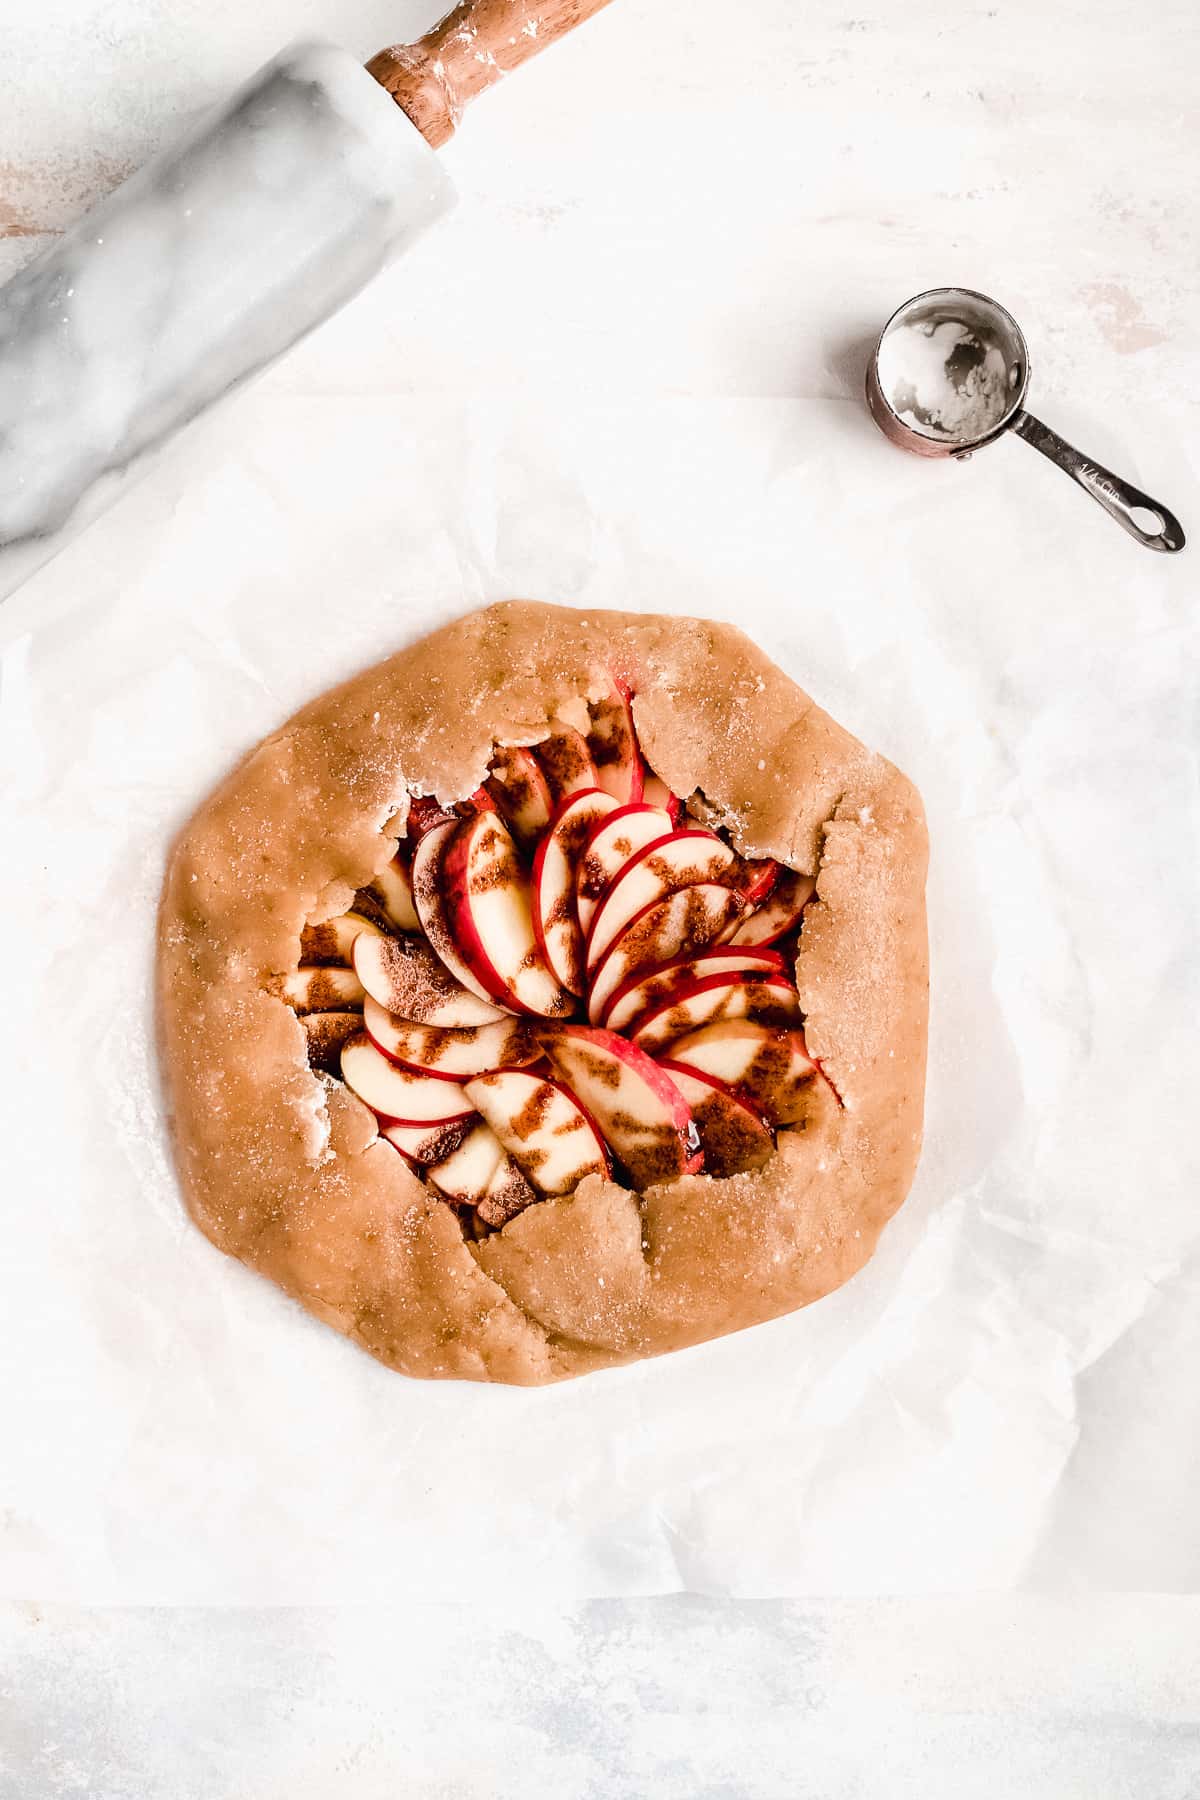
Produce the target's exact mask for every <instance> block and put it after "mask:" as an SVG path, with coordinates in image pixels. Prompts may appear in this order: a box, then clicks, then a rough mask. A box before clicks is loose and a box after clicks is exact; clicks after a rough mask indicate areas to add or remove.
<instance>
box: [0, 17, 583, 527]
mask: <svg viewBox="0 0 1200 1800" xmlns="http://www.w3.org/2000/svg"><path fill="white" fill-rule="evenodd" d="M607 3H608V0H462V3H461V4H460V5H459V6H457V7H455V9H454V11H453V12H452V13H450V15H449V16H448V17H447V18H446V19H444V20H443V21H442V23H441V24H440V25H439V26H437V27H436V28H435V29H434V30H433V31H431V32H429V33H428V34H427V35H426V36H425V37H423V38H422V39H421V40H420V42H419V43H416V44H412V45H406V46H401V47H398V48H396V49H393V50H385V51H382V52H381V53H380V55H378V56H376V57H375V58H373V60H372V61H371V62H370V63H369V64H368V65H367V68H366V69H364V68H362V67H361V65H360V64H358V63H357V62H355V60H354V59H353V57H351V56H349V55H347V54H346V52H344V51H342V50H337V49H334V48H333V47H331V46H329V45H323V44H300V45H297V46H295V47H294V48H293V49H290V50H286V51H284V53H283V54H282V55H281V56H279V57H277V58H276V60H275V61H274V62H272V63H269V64H268V65H267V67H266V68H265V69H263V70H261V71H260V73H259V74H257V75H256V76H255V77H254V78H253V80H252V81H250V82H249V83H248V84H247V86H246V87H244V88H243V89H242V90H241V92H240V93H238V94H236V95H235V96H234V98H233V99H232V100H231V101H229V103H228V104H227V105H225V106H223V107H221V108H220V109H219V110H218V111H217V112H216V113H215V114H213V115H211V116H209V117H208V118H206V119H205V120H204V121H203V122H202V123H201V125H200V126H199V127H198V129H196V130H195V131H194V132H193V133H192V134H191V135H190V136H189V137H187V138H186V139H184V140H183V142H181V143H177V144H174V145H172V146H171V147H170V148H168V149H167V150H165V151H164V152H162V153H161V154H160V155H159V156H158V157H156V158H155V160H154V161H153V162H151V163H149V164H148V165H147V166H146V167H145V168H144V169H142V170H140V171H139V172H138V173H137V174H136V175H134V176H132V177H131V178H130V179H129V180H128V181H126V182H125V183H124V185H123V186H122V187H120V188H118V189H117V190H116V192H115V193H113V194H112V195H110V196H109V198H108V199H107V200H105V201H103V202H102V203H101V204H100V205H99V206H97V207H95V208H94V210H93V211H92V212H90V213H88V214H87V216H86V217H85V218H84V219H82V220H81V221H80V222H79V224H78V225H76V226H75V227H74V228H73V229H72V230H71V231H70V232H68V233H67V235H66V236H65V237H63V238H62V239H61V240H60V241H59V242H58V243H57V244H56V245H55V246H54V247H53V248H52V249H50V250H48V251H47V252H46V253H45V254H44V255H43V256H40V257H38V258H37V259H36V260H35V261H34V262H33V263H31V264H30V265H29V267H28V268H27V269H25V270H23V271H22V272H21V274H19V275H18V276H16V277H15V278H14V279H13V280H12V281H10V282H9V283H8V285H7V286H6V287H4V288H0V545H4V544H9V543H14V542H15V541H17V540H18V539H21V538H25V537H31V536H35V535H39V534H43V533H46V532H50V531H53V530H55V529H57V527H58V526H60V525H61V524H62V523H63V521H64V520H65V519H66V517H67V515H68V514H69V513H70V511H71V509H72V508H73V507H74V506H75V504H76V503H77V501H79V500H80V499H81V498H82V496H83V495H84V494H85V493H86V492H87V490H88V488H89V487H91V485H92V484H93V483H94V482H95V481H97V480H98V479H99V478H100V477H101V476H102V475H104V474H106V473H107V472H108V471H110V470H114V469H119V468H122V467H123V466H124V465H125V464H126V463H127V462H129V461H130V460H131V458H133V457H135V456H137V455H138V454H139V452H141V451H143V450H145V449H147V448H148V447H149V446H150V445H152V444H154V443H157V442H158V441H159V440H160V439H162V438H164V437H166V436H167V435H168V434H169V433H170V432H172V431H174V430H176V429H177V428H178V427H179V426H180V425H183V424H184V423H186V421H187V420H188V419H190V418H192V417H194V416H195V414H196V413H198V412H200V411H201V410H202V409H203V408H204V407H206V406H208V405H210V404H211V403H212V402H213V401H214V400H216V399H217V398H218V397H219V396H220V395H221V394H223V393H224V392H225V391H226V390H227V389H228V388H230V387H232V386H233V385H234V384H235V383H237V382H241V381H245V380H246V379H247V378H248V377H249V376H251V375H253V374H254V373H255V372H256V371H257V370H259V369H261V368H262V367H263V366H264V365H265V364H267V363H269V362H271V361H272V360H273V359H274V358H275V357H277V356H279V355H280V354H281V353H282V352H283V351H284V350H286V349H288V348H289V347H290V346H291V345H292V344H294V343H295V342H296V341H297V339H298V338H300V337H302V336H303V335H304V334H305V333H306V332H308V331H311V330H312V328H313V326H315V325H317V324H319V323H320V322H321V320H322V319H325V318H327V317H328V316H329V315H330V313H332V312H335V311H336V310H337V308H338V307H339V306H341V305H343V304H344V302H345V301H347V300H349V299H350V298H351V297H352V296H353V295H354V294H355V293H357V292H358V290H359V289H360V288H361V287H362V286H363V285H364V284H365V283H366V282H367V281H368V280H369V279H370V278H371V276H372V275H374V274H375V273H376V272H377V271H378V270H379V269H380V268H381V267H382V266H383V265H384V264H385V263H386V262H387V261H388V260H389V259H390V258H391V257H392V256H394V255H395V254H396V253H397V252H398V251H400V250H403V249H404V248H405V247H406V246H407V245H408V244H410V243H411V242H412V241H413V239H414V238H415V237H416V236H417V235H418V234H419V233H420V232H421V231H423V230H424V229H425V227H426V226H427V225H429V224H430V223H432V221H433V220H435V219H437V218H439V217H440V216H441V214H442V213H444V212H446V211H447V210H448V209H449V208H450V207H451V206H452V205H453V202H454V192H453V189H452V187H451V185H450V182H449V179H448V177H447V176H446V174H445V173H444V171H443V170H442V168H441V165H440V164H439V162H438V159H437V157H436V156H435V155H434V154H433V151H434V149H436V148H437V146H438V145H440V144H444V143H445V142H446V140H447V139H448V138H449V137H451V136H452V134H453V132H454V129H455V127H456V125H457V124H458V121H459V118H460V116H461V113H462V109H463V107H464V106H466V105H467V103H468V102H469V101H471V100H473V99H474V98H475V96H476V95H477V94H480V93H482V92H483V91H484V89H486V88H488V87H490V86H491V85H492V83H493V82H495V81H497V80H499V79H500V77H501V76H502V75H505V74H507V73H508V72H509V71H510V70H511V69H514V68H516V67H517V66H518V64H520V63H522V62H524V61H525V60H526V59H527V58H528V57H530V56H533V55H534V54H535V53H536V52H537V51H538V50H541V49H543V48H544V47H545V46H546V45H547V44H551V43H553V42H554V40H555V39H556V38H559V37H561V36H563V34H564V33H565V32H567V31H570V30H572V29H573V27H574V26H576V25H578V24H580V23H581V22H582V21H583V20H584V19H587V18H590V17H591V15H592V14H593V13H595V12H599V10H600V8H601V7H602V6H605V5H607Z"/></svg>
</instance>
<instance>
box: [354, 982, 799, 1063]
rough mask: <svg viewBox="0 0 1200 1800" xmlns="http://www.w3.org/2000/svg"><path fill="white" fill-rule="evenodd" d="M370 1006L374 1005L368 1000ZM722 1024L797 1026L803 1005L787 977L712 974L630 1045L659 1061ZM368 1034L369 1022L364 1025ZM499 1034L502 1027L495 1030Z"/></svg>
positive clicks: (679, 994) (661, 1009)
mask: <svg viewBox="0 0 1200 1800" xmlns="http://www.w3.org/2000/svg"><path fill="white" fill-rule="evenodd" d="M367 1004H368V1007H370V1005H371V1004H372V1003H371V1002H370V1001H368V1003H367ZM720 1019H754V1020H756V1021H757V1022H758V1023H759V1024H763V1025H793V1024H795V1025H798V1024H799V1023H800V1001H799V998H798V996H797V994H796V990H795V988H794V987H793V986H792V983H791V982H790V981H789V980H788V978H787V976H786V975H774V976H769V977H768V978H767V979H766V980H756V979H755V978H754V977H753V976H750V975H709V976H707V977H706V978H705V979H704V980H703V981H694V982H692V983H691V984H690V985H689V986H686V987H681V988H678V989H677V990H676V991H675V993H674V994H668V995H667V996H666V998H665V999H662V1000H660V1001H659V1002H658V1004H657V1005H656V1006H653V1007H651V1009H650V1011H649V1012H646V1013H643V1014H642V1016H641V1018H640V1019H639V1020H638V1023H637V1026H636V1028H635V1030H634V1031H633V1032H632V1033H631V1042H633V1043H635V1044H636V1045H637V1046H638V1048H639V1049H641V1050H644V1051H645V1052H646V1054H647V1055H648V1056H658V1055H660V1054H661V1053H662V1052H663V1051H665V1050H666V1048H667V1046H668V1045H669V1044H673V1043H675V1041H676V1040H677V1039H678V1038H682V1037H687V1036H688V1035H689V1034H690V1033H691V1032H693V1031H699V1030H700V1029H701V1028H702V1027H703V1026H705V1025H715V1024H716V1023H717V1021H718V1020H720ZM366 1025H367V1030H368V1031H370V1029H371V1021H370V1019H369V1018H368V1019H367V1021H366ZM496 1029H500V1028H498V1027H497V1028H496Z"/></svg>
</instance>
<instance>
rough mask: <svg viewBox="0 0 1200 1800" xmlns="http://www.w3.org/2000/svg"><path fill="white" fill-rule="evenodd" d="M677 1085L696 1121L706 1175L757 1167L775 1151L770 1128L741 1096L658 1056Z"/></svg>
mask: <svg viewBox="0 0 1200 1800" xmlns="http://www.w3.org/2000/svg"><path fill="white" fill-rule="evenodd" d="M658 1066H659V1068H660V1069H665V1070H666V1072H667V1074H668V1075H669V1076H670V1077H671V1080H672V1081H673V1082H674V1083H675V1086H676V1087H677V1088H678V1089H679V1091H680V1093H681V1094H682V1095H683V1097H684V1099H685V1100H686V1101H687V1103H688V1106H689V1107H690V1108H691V1113H692V1118H693V1119H694V1120H695V1123H696V1130H697V1131H698V1132H699V1134H700V1143H701V1146H702V1148H703V1150H704V1169H705V1173H706V1174H708V1175H715V1176H717V1177H718V1179H724V1178H725V1177H727V1176H730V1175H741V1174H743V1173H744V1172H745V1171H746V1170H748V1169H761V1168H762V1166H763V1164H764V1163H767V1162H769V1161H770V1160H771V1157H772V1156H773V1155H774V1153H775V1140H774V1138H773V1137H772V1136H771V1132H770V1128H769V1127H768V1126H767V1124H766V1123H765V1121H764V1120H763V1119H762V1118H761V1116H760V1115H759V1114H758V1113H757V1112H756V1111H755V1109H754V1108H753V1107H752V1106H751V1105H750V1103H749V1101H748V1100H746V1099H745V1098H744V1097H742V1096H740V1095H738V1094H735V1093H734V1091H733V1089H732V1088H728V1087H726V1086H725V1084H724V1082H722V1081H718V1080H717V1079H716V1077H715V1076H714V1075H702V1074H701V1073H700V1071H699V1070H698V1069H688V1068H685V1067H684V1065H683V1064H682V1063H677V1062H670V1061H668V1060H667V1058H665V1057H660V1058H659V1063H658Z"/></svg>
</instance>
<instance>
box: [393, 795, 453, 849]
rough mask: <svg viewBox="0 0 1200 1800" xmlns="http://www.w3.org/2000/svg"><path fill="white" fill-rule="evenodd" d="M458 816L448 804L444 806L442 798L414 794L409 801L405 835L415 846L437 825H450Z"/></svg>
mask: <svg viewBox="0 0 1200 1800" xmlns="http://www.w3.org/2000/svg"><path fill="white" fill-rule="evenodd" d="M457 816H458V815H457V814H456V813H453V812H451V810H450V808H449V807H448V806H443V805H442V803H441V801H440V800H435V799H434V797H433V795H432V794H414V795H413V797H412V799H411V800H410V801H409V803H408V822H407V824H406V825H405V836H406V837H407V839H408V842H409V844H410V845H412V846H413V847H414V848H415V847H416V845H417V844H419V843H420V841H421V839H422V838H423V837H424V836H425V834H426V833H427V832H429V831H432V830H433V828H434V826H435V825H448V824H450V823H452V822H453V820H454V819H455V818H457Z"/></svg>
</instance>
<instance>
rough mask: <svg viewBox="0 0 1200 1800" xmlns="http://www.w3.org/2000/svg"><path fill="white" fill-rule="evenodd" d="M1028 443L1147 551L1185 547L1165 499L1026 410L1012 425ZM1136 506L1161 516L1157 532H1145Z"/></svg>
mask: <svg viewBox="0 0 1200 1800" xmlns="http://www.w3.org/2000/svg"><path fill="white" fill-rule="evenodd" d="M1009 429H1010V430H1011V431H1015V432H1016V434H1017V436H1018V437H1019V438H1024V439H1025V442H1026V443H1027V444H1032V445H1033V447H1034V449H1035V450H1040V451H1041V453H1042V455H1043V456H1045V457H1048V458H1049V460H1050V461H1051V462H1052V463H1053V464H1054V465H1055V467H1056V468H1059V469H1062V470H1063V471H1064V473H1065V474H1067V475H1069V476H1070V477H1071V480H1072V481H1077V482H1078V483H1079V485H1080V487H1081V488H1082V489H1083V491H1084V493H1085V494H1090V495H1091V496H1092V499H1093V500H1094V501H1095V502H1096V503H1097V505H1098V506H1102V507H1103V508H1104V510H1105V512H1106V513H1107V514H1108V515H1109V517H1110V518H1112V519H1115V520H1116V521H1117V524H1118V525H1120V526H1121V528H1122V530H1124V531H1127V532H1128V533H1129V535H1130V537H1131V538H1136V539H1137V541H1138V543H1139V544H1144V545H1145V546H1146V549H1147V550H1168V551H1170V550H1182V549H1183V546H1184V545H1185V544H1186V542H1187V539H1186V538H1185V537H1184V535H1183V526H1182V525H1181V524H1180V523H1179V520H1178V519H1177V518H1176V517H1175V514H1174V513H1173V512H1169V511H1168V510H1167V508H1166V507H1165V506H1164V505H1163V503H1162V501H1161V500H1152V499H1151V498H1150V496H1149V494H1143V492H1142V490H1141V488H1135V487H1133V486H1132V485H1131V484H1130V483H1129V482H1128V481H1122V479H1121V477H1120V476H1119V475H1114V474H1113V472H1112V470H1111V469H1106V468H1104V467H1103V466H1102V464H1100V463H1096V462H1092V461H1090V460H1089V458H1088V457H1086V456H1081V455H1080V453H1079V451H1078V450H1076V448H1075V446H1074V444H1068V443H1067V440H1066V439H1065V438H1060V437H1059V435H1058V433H1057V431H1051V429H1050V427H1049V426H1048V425H1043V424H1042V421H1041V420H1040V419H1035V418H1034V416H1033V414H1032V413H1027V412H1025V411H1024V409H1022V411H1020V412H1019V413H1018V414H1017V416H1016V418H1015V419H1014V420H1013V422H1012V424H1011V426H1010V427H1009ZM1135 507H1140V508H1144V509H1145V510H1146V511H1147V512H1152V513H1154V514H1155V515H1156V516H1157V518H1158V530H1157V531H1153V532H1151V531H1143V530H1142V527H1141V526H1140V525H1139V524H1138V522H1137V520H1136V519H1135V518H1134V516H1133V509H1134V508H1135Z"/></svg>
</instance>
